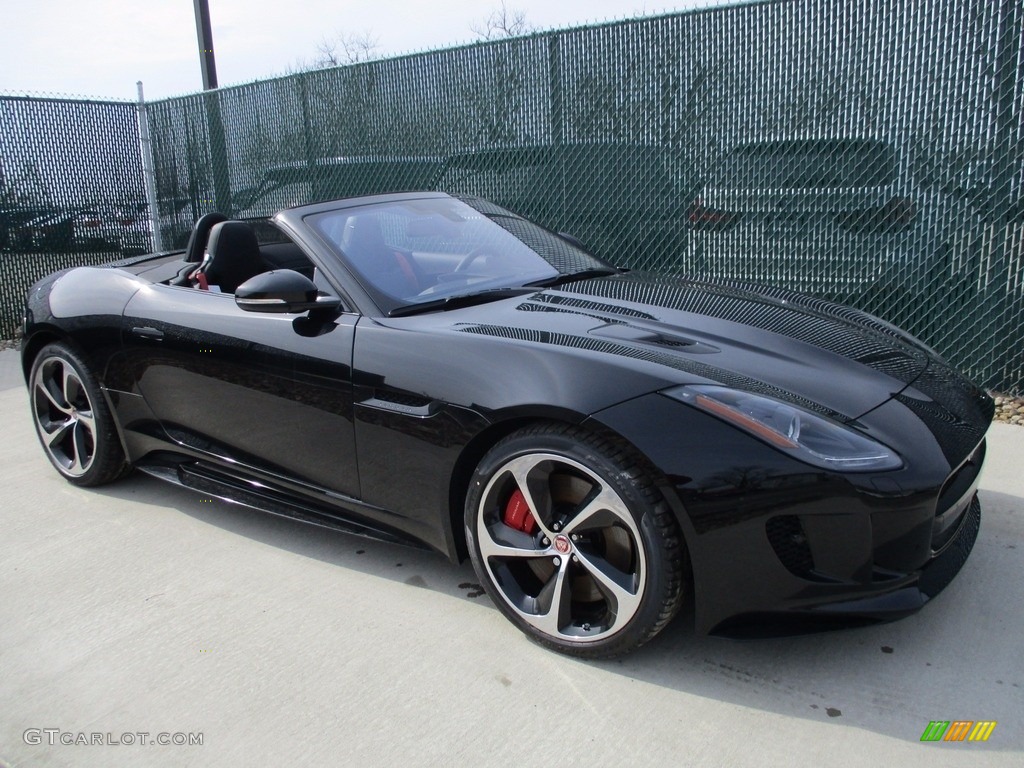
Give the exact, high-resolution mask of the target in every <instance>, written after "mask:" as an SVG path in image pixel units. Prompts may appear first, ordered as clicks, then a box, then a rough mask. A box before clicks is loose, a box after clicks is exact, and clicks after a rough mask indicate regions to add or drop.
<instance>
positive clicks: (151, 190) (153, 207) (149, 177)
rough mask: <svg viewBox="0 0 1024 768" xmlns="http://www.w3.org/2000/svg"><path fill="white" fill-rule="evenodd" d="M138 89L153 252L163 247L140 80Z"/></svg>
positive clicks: (143, 168)
mask: <svg viewBox="0 0 1024 768" xmlns="http://www.w3.org/2000/svg"><path fill="white" fill-rule="evenodd" d="M136 86H137V87H138V89H139V106H138V110H139V145H140V146H139V148H140V150H141V151H142V178H143V180H144V182H145V184H146V204H147V206H148V207H149V221H150V224H151V225H152V230H153V252H154V253H159V252H160V251H162V250H163V249H164V246H163V239H162V237H161V235H160V211H159V209H158V208H157V201H156V168H155V167H154V164H153V141H152V140H151V139H150V138H149V111H148V110H147V109H146V99H145V97H144V96H143V94H142V81H141V80H139V81H138V82H137V83H136Z"/></svg>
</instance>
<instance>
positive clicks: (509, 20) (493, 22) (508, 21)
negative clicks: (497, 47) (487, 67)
mask: <svg viewBox="0 0 1024 768" xmlns="http://www.w3.org/2000/svg"><path fill="white" fill-rule="evenodd" d="M469 29H470V31H471V32H472V33H473V34H474V35H476V36H477V37H478V38H480V39H481V40H500V39H501V38H504V37H522V36H523V35H528V34H530V33H531V32H534V31H535V28H534V26H533V25H532V24H530V22H529V21H527V19H526V14H525V13H524V12H523V11H518V10H515V9H514V8H509V7H508V6H507V5H506V4H505V0H501V7H500V8H495V9H494V10H493V11H491V12H490V14H488V16H487V18H486V19H483V20H481V21H477V22H473V23H472V24H470V25H469Z"/></svg>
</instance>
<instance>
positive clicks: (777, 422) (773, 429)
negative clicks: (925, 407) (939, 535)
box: [662, 384, 903, 472]
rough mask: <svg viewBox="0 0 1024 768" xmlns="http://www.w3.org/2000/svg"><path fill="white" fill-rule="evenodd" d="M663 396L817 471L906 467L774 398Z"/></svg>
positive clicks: (730, 393)
mask: <svg viewBox="0 0 1024 768" xmlns="http://www.w3.org/2000/svg"><path fill="white" fill-rule="evenodd" d="M662 394H665V395H668V396H669V397H672V398H675V399H676V400H680V401H682V402H684V403H687V404H688V405H692V406H694V407H695V408H699V409H700V410H702V411H705V412H706V413H710V414H711V415H713V416H717V417H718V418H720V419H722V420H723V421H727V422H729V423H730V424H732V425H733V426H736V427H739V428H740V429H742V430H744V431H745V432H748V433H750V434H752V435H753V436H754V437H757V438H760V439H761V440H763V441H764V442H766V443H768V444H769V445H771V446H772V447H774V448H778V449H779V450H780V451H783V452H785V453H788V454H790V455H791V456H793V457H794V458H796V459H800V460H801V461H805V462H807V463H808V464H813V465H814V466H816V467H824V468H825V469H833V470H837V471H839V472H878V471H882V470H886V469H898V468H899V467H902V466H903V461H902V459H900V457H899V456H898V455H897V454H896V453H895V452H894V451H892V450H890V449H889V448H887V447H885V446H884V445H882V444H881V443H878V442H875V441H874V440H872V439H871V438H869V437H865V436H864V435H863V434H861V433H860V432H857V431H855V430H853V429H850V428H849V427H845V426H843V425H842V424H837V423H836V422H834V421H831V420H829V419H826V418H825V417H823V416H819V415H817V414H816V413H811V412H810V411H808V410H805V409H804V408H800V407H798V406H795V405H791V404H789V403H784V402H782V401H780V400H775V399H774V398H771V397H766V396H764V395H755V394H751V393H750V392H743V391H741V390H737V389H729V388H728V387H716V386H705V385H696V384H693V385H685V386H682V387H675V388H673V389H668V390H665V391H664V392H662Z"/></svg>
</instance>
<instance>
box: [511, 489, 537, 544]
mask: <svg viewBox="0 0 1024 768" xmlns="http://www.w3.org/2000/svg"><path fill="white" fill-rule="evenodd" d="M505 525H507V526H508V527H509V528H515V529H516V530H517V531H522V532H523V533H529V534H532V533H533V532H534V531H535V530H536V529H537V521H536V520H534V519H533V513H532V512H531V511H530V506H529V505H528V504H527V503H526V497H525V496H523V492H522V491H520V490H519V489H518V488H516V491H515V493H513V494H512V497H511V498H510V499H509V500H508V504H507V505H506V506H505Z"/></svg>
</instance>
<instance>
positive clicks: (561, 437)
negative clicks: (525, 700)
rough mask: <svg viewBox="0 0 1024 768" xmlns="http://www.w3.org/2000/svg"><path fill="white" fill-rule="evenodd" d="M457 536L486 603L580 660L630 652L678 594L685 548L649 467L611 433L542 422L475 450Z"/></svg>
mask: <svg viewBox="0 0 1024 768" xmlns="http://www.w3.org/2000/svg"><path fill="white" fill-rule="evenodd" d="M465 524H466V540H467V543H468V545H469V552H470V557H471V558H472V561H473V566H474V568H475V569H476V572H477V575H478V576H479V578H480V581H481V583H482V584H483V585H484V588H485V589H486V590H487V593H488V594H489V595H490V597H491V599H492V600H493V601H494V603H495V605H497V607H498V608H499V610H501V611H502V613H504V614H505V616H507V617H508V618H509V620H510V621H512V623H513V624H515V625H516V626H518V627H519V628H520V629H521V630H522V631H523V632H525V633H526V635H527V636H528V637H530V638H531V639H533V640H535V641H537V642H539V643H541V644H542V645H545V646H547V647H549V648H552V649H554V650H557V651H560V652H563V653H568V654H570V655H574V656H580V657H585V658H594V659H597V658H609V657H613V656H618V655H621V654H624V653H628V652H629V651H632V650H634V649H635V648H638V647H639V646H641V645H642V644H644V643H645V642H647V641H648V640H650V639H651V638H652V637H654V635H656V634H657V633H658V632H660V631H661V630H662V629H663V628H664V627H665V626H666V625H667V624H668V623H669V621H670V620H671V619H672V617H673V616H674V615H675V614H676V612H677V611H678V609H679V606H680V604H681V602H682V596H683V572H684V568H683V560H684V555H683V545H682V541H681V537H680V534H679V530H678V527H677V525H676V522H675V520H674V518H673V517H672V515H671V513H670V512H669V510H668V507H667V505H666V504H665V501H664V499H663V498H662V497H661V494H660V492H659V491H658V489H657V487H656V486H655V485H654V482H653V480H652V478H651V477H650V472H649V470H647V469H646V467H645V465H644V462H642V461H641V460H639V459H638V458H637V457H636V456H635V455H634V454H633V452H632V451H631V449H630V448H629V447H628V446H627V445H625V444H624V443H621V442H620V441H617V440H614V439H610V438H605V437H601V436H597V435H594V434H591V433H589V432H586V431H584V430H581V429H578V428H575V427H569V426H558V425H541V426H536V427H531V428H527V429H524V430H521V431H519V432H516V433H514V434H512V435H510V436H509V437H507V438H505V439H504V440H502V441H501V442H499V443H498V444H497V445H496V446H494V448H493V449H491V451H490V452H488V453H487V455H486V456H485V457H484V458H483V460H482V461H481V462H480V465H479V466H478V468H477V470H476V472H475V474H474V476H473V478H472V480H471V485H470V489H469V493H468V494H467V499H466V510H465Z"/></svg>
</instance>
